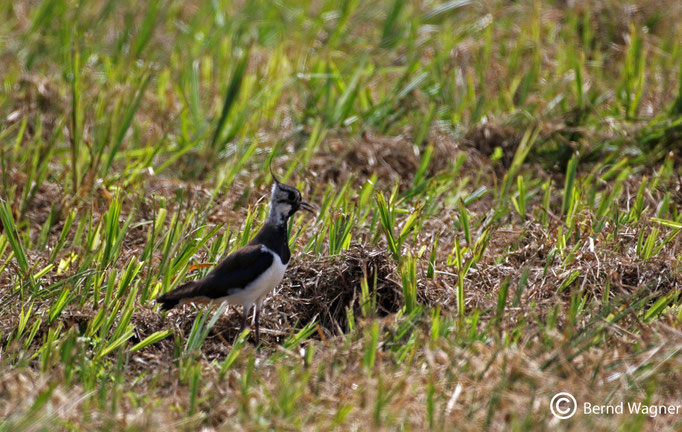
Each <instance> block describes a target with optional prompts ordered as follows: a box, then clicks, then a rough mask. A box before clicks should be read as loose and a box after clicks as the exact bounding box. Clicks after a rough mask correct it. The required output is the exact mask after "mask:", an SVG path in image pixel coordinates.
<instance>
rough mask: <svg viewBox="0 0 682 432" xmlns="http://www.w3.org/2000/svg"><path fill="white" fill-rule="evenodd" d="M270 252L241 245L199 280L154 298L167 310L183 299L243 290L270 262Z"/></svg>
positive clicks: (255, 246) (225, 294) (213, 297)
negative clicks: (241, 246)
mask: <svg viewBox="0 0 682 432" xmlns="http://www.w3.org/2000/svg"><path fill="white" fill-rule="evenodd" d="M273 259H274V258H273V256H272V253H270V252H269V251H267V250H264V248H262V247H261V245H248V246H245V247H243V248H241V249H239V250H237V251H235V252H233V253H231V254H230V255H228V256H227V258H225V260H224V261H223V262H221V263H220V264H218V266H217V267H216V268H215V269H213V271H211V273H209V274H208V275H206V277H204V278H203V279H199V280H197V281H192V282H188V283H186V284H184V285H181V286H179V287H177V288H176V289H174V290H173V291H169V292H167V293H166V294H164V295H162V296H161V297H159V298H157V299H156V301H157V302H158V303H161V304H162V308H163V309H170V308H172V307H174V306H176V305H177V304H178V303H180V302H181V301H183V300H186V301H192V300H193V299H209V300H211V299H217V298H220V297H225V296H228V295H231V294H233V293H234V292H235V291H237V290H239V289H243V288H244V287H246V286H247V285H248V284H250V283H251V282H253V281H254V280H255V279H257V278H258V276H260V275H261V274H262V273H263V272H264V271H265V270H267V269H268V267H270V266H271V265H272V261H273Z"/></svg>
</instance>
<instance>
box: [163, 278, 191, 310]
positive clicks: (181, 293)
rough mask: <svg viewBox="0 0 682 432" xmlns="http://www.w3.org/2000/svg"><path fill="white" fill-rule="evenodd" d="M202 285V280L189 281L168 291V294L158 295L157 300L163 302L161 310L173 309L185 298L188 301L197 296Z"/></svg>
mask: <svg viewBox="0 0 682 432" xmlns="http://www.w3.org/2000/svg"><path fill="white" fill-rule="evenodd" d="M200 287H201V283H200V281H192V282H187V283H185V284H182V285H180V286H179V287H177V288H175V289H174V290H173V291H168V292H167V293H166V294H164V295H162V296H159V297H157V298H156V300H155V301H156V303H159V304H161V310H169V309H173V308H174V307H175V306H177V305H178V304H180V303H181V302H182V301H183V300H185V301H188V300H191V299H193V298H196V297H197V295H198V291H199V288H200Z"/></svg>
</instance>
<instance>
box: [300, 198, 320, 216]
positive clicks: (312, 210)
mask: <svg viewBox="0 0 682 432" xmlns="http://www.w3.org/2000/svg"><path fill="white" fill-rule="evenodd" d="M300 207H301V208H302V209H303V210H306V211H309V212H310V213H312V214H316V213H317V209H316V208H315V206H314V205H312V204H310V203H307V202H305V201H301V204H300Z"/></svg>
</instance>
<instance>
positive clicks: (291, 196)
mask: <svg viewBox="0 0 682 432" xmlns="http://www.w3.org/2000/svg"><path fill="white" fill-rule="evenodd" d="M295 199H296V196H295V195H294V193H293V192H289V201H293V200H295Z"/></svg>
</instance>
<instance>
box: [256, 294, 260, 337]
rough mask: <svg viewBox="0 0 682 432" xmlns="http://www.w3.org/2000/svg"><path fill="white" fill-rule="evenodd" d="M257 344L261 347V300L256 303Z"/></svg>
mask: <svg viewBox="0 0 682 432" xmlns="http://www.w3.org/2000/svg"><path fill="white" fill-rule="evenodd" d="M256 346H257V347H258V348H259V349H260V302H258V303H256Z"/></svg>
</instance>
